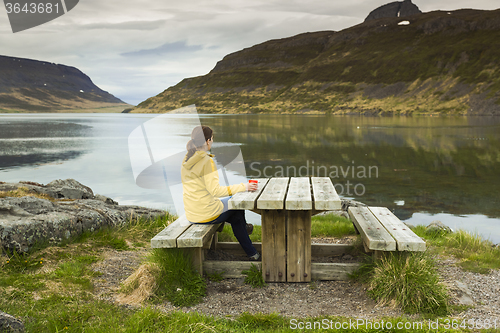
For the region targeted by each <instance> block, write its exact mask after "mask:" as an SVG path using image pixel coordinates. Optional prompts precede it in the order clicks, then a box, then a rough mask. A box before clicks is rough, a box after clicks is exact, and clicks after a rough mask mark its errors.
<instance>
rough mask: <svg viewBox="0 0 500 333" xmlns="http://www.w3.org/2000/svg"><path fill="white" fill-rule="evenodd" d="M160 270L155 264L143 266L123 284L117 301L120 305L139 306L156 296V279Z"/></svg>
mask: <svg viewBox="0 0 500 333" xmlns="http://www.w3.org/2000/svg"><path fill="white" fill-rule="evenodd" d="M159 271H160V269H159V268H158V266H156V265H155V264H151V263H147V264H143V265H141V266H140V267H139V268H138V269H137V270H136V271H135V272H134V273H133V274H132V275H130V276H129V277H128V278H127V279H126V280H125V281H123V283H122V287H121V288H120V291H121V294H120V295H118V297H117V301H118V303H120V304H133V305H139V304H141V303H143V302H144V301H146V300H147V299H149V298H150V297H151V296H153V295H154V292H155V290H156V288H157V285H156V278H155V276H157V275H158V274H159Z"/></svg>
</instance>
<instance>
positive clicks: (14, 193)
mask: <svg viewBox="0 0 500 333" xmlns="http://www.w3.org/2000/svg"><path fill="white" fill-rule="evenodd" d="M6 197H12V198H21V197H35V198H39V199H45V200H50V201H56V199H54V198H52V197H51V196H50V195H48V194H43V193H37V192H34V191H30V190H29V189H28V188H27V187H24V186H22V187H19V188H17V189H16V190H11V191H0V198H6Z"/></svg>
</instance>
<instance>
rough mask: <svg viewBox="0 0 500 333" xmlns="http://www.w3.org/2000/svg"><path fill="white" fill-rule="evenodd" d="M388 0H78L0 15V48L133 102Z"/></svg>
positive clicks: (449, 4) (486, 3) (424, 0)
mask: <svg viewBox="0 0 500 333" xmlns="http://www.w3.org/2000/svg"><path fill="white" fill-rule="evenodd" d="M390 1H392V0H350V1H347V2H346V1H332V0H311V1H308V2H304V1H302V0H253V1H248V0H211V1H206V0H184V1H177V0H175V1H174V0H162V1H150V0H134V1H123V0H106V1H102V0H86V1H80V2H79V3H78V6H76V7H75V8H74V9H73V10H71V11H70V12H68V13H67V14H65V15H63V16H61V17H60V18H59V19H57V20H54V21H51V22H49V23H47V24H44V25H41V26H39V27H37V28H33V29H30V30H26V31H23V32H20V33H17V34H13V33H12V30H11V28H10V26H9V23H8V20H7V19H5V20H0V45H2V50H1V52H0V53H1V54H3V55H8V56H17V57H23V58H31V59H37V60H43V61H49V62H55V63H61V64H65V65H68V66H74V67H77V68H78V69H80V70H82V71H83V72H84V73H85V74H87V75H89V76H90V77H91V79H92V80H93V81H94V83H95V84H96V85H98V86H99V87H101V88H103V89H105V90H107V91H109V92H110V93H111V94H113V95H115V96H117V97H118V98H120V99H122V100H124V101H127V102H129V103H133V104H136V103H139V102H141V101H143V100H145V99H147V98H149V97H151V96H154V95H156V94H158V93H159V92H161V91H163V90H165V89H167V88H168V87H169V86H173V85H175V84H177V83H178V82H180V81H181V80H182V79H183V78H186V77H193V76H199V75H204V74H206V73H208V72H209V71H210V70H211V69H212V68H213V67H214V66H215V64H216V63H217V61H219V60H221V59H222V58H223V57H224V56H225V55H227V54H229V53H232V52H235V51H239V50H241V49H243V48H247V47H251V46H253V45H255V44H259V43H263V42H265V41H267V40H270V39H278V38H286V37H290V36H293V35H297V34H299V33H303V32H313V31H321V30H335V31H339V30H342V29H345V28H348V27H351V26H353V25H356V24H359V23H361V22H363V20H364V19H365V17H366V16H367V15H368V13H369V12H370V11H372V10H373V9H375V8H377V7H379V6H381V5H383V4H385V3H387V2H390ZM400 1H401V0H400ZM413 2H414V3H415V4H416V5H417V6H419V8H420V9H421V10H422V11H431V10H437V9H447V10H448V9H449V10H453V9H458V8H463V7H474V8H477V9H495V8H497V7H498V0H475V1H472V0H454V1H451V0H442V1H438V2H436V1H431V0H413ZM5 18H6V16H5Z"/></svg>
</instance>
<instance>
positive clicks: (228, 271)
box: [203, 260, 360, 281]
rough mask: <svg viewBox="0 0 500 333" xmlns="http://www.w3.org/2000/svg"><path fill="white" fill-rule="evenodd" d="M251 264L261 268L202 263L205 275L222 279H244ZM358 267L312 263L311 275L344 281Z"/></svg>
mask: <svg viewBox="0 0 500 333" xmlns="http://www.w3.org/2000/svg"><path fill="white" fill-rule="evenodd" d="M252 264H254V265H256V266H257V267H258V268H259V269H260V268H261V263H259V262H252V261H211V260H207V261H205V262H203V271H204V272H205V273H207V274H214V273H222V276H223V277H224V278H228V279H236V278H241V277H245V275H244V274H242V273H241V272H242V271H244V270H249V269H250V267H251V266H252ZM359 266H360V264H358V263H352V264H344V263H312V264H311V275H312V279H313V280H324V281H328V280H330V281H332V280H333V281H342V280H344V281H345V280H348V279H349V276H348V274H350V273H352V272H354V271H355V270H356V269H357V268H358V267H359Z"/></svg>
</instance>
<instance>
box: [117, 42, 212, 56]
mask: <svg viewBox="0 0 500 333" xmlns="http://www.w3.org/2000/svg"><path fill="white" fill-rule="evenodd" d="M202 49H203V47H202V46H201V45H187V43H186V42H185V41H182V42H174V43H166V44H163V45H162V46H159V47H156V48H153V49H145V50H139V51H133V52H126V53H121V55H122V56H124V57H144V56H162V55H167V54H172V53H190V52H196V51H200V50H202Z"/></svg>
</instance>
